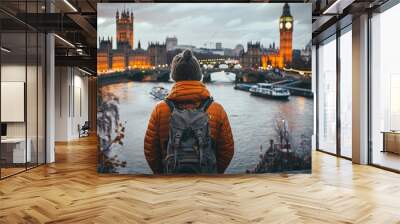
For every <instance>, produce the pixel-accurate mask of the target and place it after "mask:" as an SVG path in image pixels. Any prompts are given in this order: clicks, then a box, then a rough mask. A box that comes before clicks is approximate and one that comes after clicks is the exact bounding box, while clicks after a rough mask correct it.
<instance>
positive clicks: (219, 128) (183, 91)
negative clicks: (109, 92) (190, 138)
mask: <svg viewBox="0 0 400 224" xmlns="http://www.w3.org/2000/svg"><path fill="white" fill-rule="evenodd" d="M208 97H210V92H209V91H208V90H207V88H206V87H205V85H204V84H203V83H202V82H200V81H180V82H177V83H176V84H175V85H174V86H173V88H172V90H171V92H170V94H169V95H168V96H167V98H168V99H169V100H172V101H174V102H176V103H178V104H179V103H185V104H186V103H187V102H191V103H192V105H194V106H198V105H200V104H201V103H202V102H203V101H204V100H205V99H207V98H208ZM207 113H208V115H209V127H210V129H211V138H212V139H214V141H215V142H216V144H217V150H216V156H217V167H218V173H224V171H225V169H226V168H227V167H228V165H229V163H230V161H231V160H232V157H233V153H234V143H233V137H232V131H231V126H230V124H229V120H228V116H227V114H226V112H225V110H224V108H223V107H222V106H221V105H220V104H219V103H217V102H213V103H212V104H211V105H210V106H209V107H208V109H207ZM170 115H171V113H170V110H169V107H168V105H167V103H165V101H160V102H159V103H158V104H157V105H156V107H155V108H154V110H153V112H152V113H151V117H150V120H149V125H148V127H147V131H146V136H145V138H144V155H145V156H146V160H147V163H148V164H149V166H150V168H151V169H152V170H153V172H154V173H162V172H163V166H162V160H163V159H164V158H165V154H166V151H167V149H166V146H167V142H168V133H169V120H170Z"/></svg>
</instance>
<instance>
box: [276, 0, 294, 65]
mask: <svg viewBox="0 0 400 224" xmlns="http://www.w3.org/2000/svg"><path fill="white" fill-rule="evenodd" d="M279 31H280V44H279V45H280V46H279V48H280V49H279V52H280V55H281V57H282V58H283V61H284V63H285V64H288V63H291V62H292V34H293V17H292V15H291V14H290V7H289V4H288V3H285V5H284V6H283V13H282V16H281V18H280V19H279Z"/></svg>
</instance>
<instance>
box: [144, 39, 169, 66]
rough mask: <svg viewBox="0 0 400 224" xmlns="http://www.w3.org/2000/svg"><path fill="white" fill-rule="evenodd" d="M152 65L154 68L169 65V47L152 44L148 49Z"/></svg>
mask: <svg viewBox="0 0 400 224" xmlns="http://www.w3.org/2000/svg"><path fill="white" fill-rule="evenodd" d="M147 51H148V54H149V57H150V64H151V65H153V66H161V65H165V64H167V46H166V44H160V43H158V42H155V43H150V44H149V46H148V48H147Z"/></svg>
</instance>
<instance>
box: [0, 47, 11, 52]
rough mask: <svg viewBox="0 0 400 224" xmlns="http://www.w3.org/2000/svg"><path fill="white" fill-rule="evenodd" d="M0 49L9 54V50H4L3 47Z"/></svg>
mask: <svg viewBox="0 0 400 224" xmlns="http://www.w3.org/2000/svg"><path fill="white" fill-rule="evenodd" d="M0 49H1V50H2V51H4V52H6V53H10V52H11V50H9V49H7V48H5V47H1V48H0Z"/></svg>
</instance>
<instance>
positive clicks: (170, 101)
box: [164, 99, 175, 113]
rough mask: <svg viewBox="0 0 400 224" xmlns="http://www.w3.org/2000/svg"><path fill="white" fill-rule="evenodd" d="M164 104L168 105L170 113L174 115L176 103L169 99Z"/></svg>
mask: <svg viewBox="0 0 400 224" xmlns="http://www.w3.org/2000/svg"><path fill="white" fill-rule="evenodd" d="M164 102H165V103H166V104H167V105H168V107H169V111H170V112H171V113H172V111H174V109H175V104H174V102H173V101H172V100H169V99H165V100H164Z"/></svg>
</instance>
